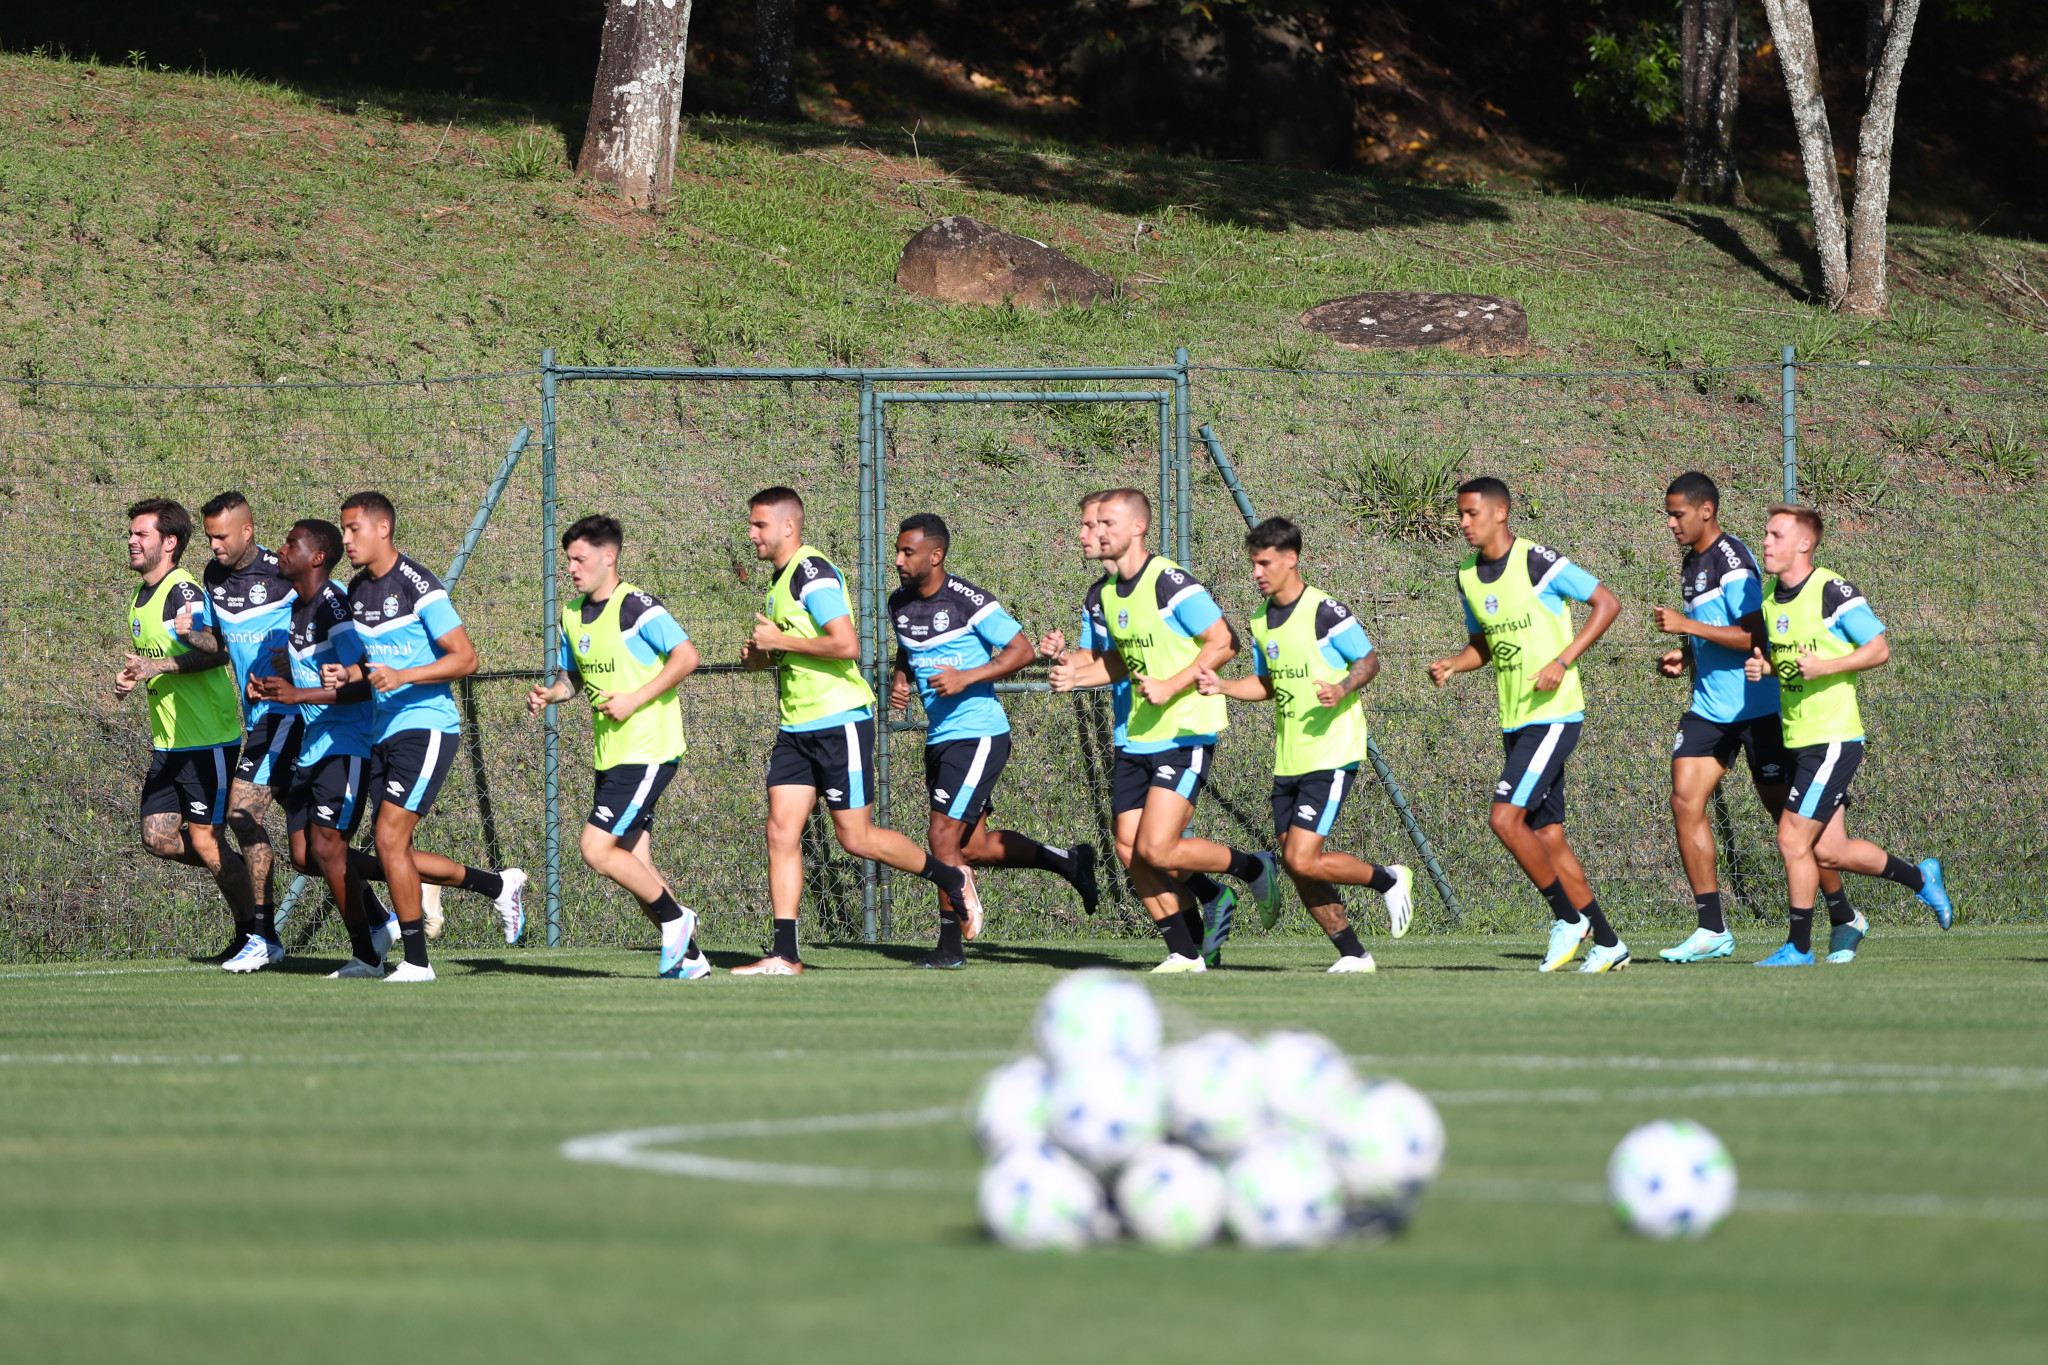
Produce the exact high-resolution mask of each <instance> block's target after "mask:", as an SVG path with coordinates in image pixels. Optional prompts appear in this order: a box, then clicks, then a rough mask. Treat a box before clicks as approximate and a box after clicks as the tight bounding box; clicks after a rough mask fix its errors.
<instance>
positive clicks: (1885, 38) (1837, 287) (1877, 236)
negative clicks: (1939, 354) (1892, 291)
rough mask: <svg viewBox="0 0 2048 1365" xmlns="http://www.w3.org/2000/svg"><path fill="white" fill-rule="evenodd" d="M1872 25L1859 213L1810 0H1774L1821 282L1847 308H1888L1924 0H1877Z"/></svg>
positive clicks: (1859, 147) (1836, 304) (1867, 39)
mask: <svg viewBox="0 0 2048 1365" xmlns="http://www.w3.org/2000/svg"><path fill="white" fill-rule="evenodd" d="M1868 3H1869V12H1868V17H1867V20H1866V22H1865V26H1864V58H1865V71H1864V78H1863V117H1862V120H1861V126H1860V127H1859V129H1858V130H1857V141H1856V199H1855V204H1854V207H1853V214H1852V215H1851V216H1850V217H1849V218H1848V219H1846V220H1845V218H1844V215H1843V213H1842V180H1841V174H1840V172H1839V171H1838V170H1837V168H1836V165H1835V141H1834V134H1833V133H1832V132H1831V131H1830V130H1829V128H1828V111H1827V103H1826V101H1825V100H1824V99H1823V98H1822V96H1821V82H1820V49H1819V47H1818V46H1817V44H1816V43H1815V41H1814V37H1813V12H1812V10H1811V9H1809V8H1808V6H1807V0H1764V13H1765V15H1766V16H1767V17H1768V18H1769V19H1770V22H1771V40H1772V41H1773V42H1774V43H1775V44H1776V45H1777V49H1778V65H1779V66H1780V67H1781V68H1783V70H1784V72H1785V93H1786V95H1787V97H1788V98H1789V99H1790V100H1791V104H1792V126H1793V130H1794V131H1795V132H1796V133H1797V134H1798V135H1799V158H1800V160H1801V161H1802V162H1803V163H1804V164H1805V167H1806V194H1807V198H1808V199H1809V200H1811V201H1812V204H1813V229H1814V238H1815V244H1816V246H1817V247H1818V249H1819V251H1820V273H1821V286H1822V288H1823V289H1824V290H1826V292H1827V296H1828V307H1830V308H1832V309H1835V310H1836V311H1837V312H1846V313H1875V314H1882V313H1884V312H1885V311H1886V307H1887V303H1886V298H1885V220H1886V216H1887V213H1888V211H1889V209H1890V205H1891V193H1892V140H1893V134H1894V132H1895V130H1896V129H1897V126H1898V118H1899V78H1900V77H1901V76H1902V75H1903V74H1904V73H1905V69H1906V49H1907V48H1908V47H1910V46H1911V45H1912V42H1913V25H1914V24H1915V22H1917V21H1918V19H1919V17H1920V0H1868Z"/></svg>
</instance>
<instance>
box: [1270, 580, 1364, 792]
mask: <svg viewBox="0 0 2048 1365" xmlns="http://www.w3.org/2000/svg"><path fill="white" fill-rule="evenodd" d="M1328 600H1329V598H1328V595H1327V594H1325V593H1323V592H1321V591H1319V590H1317V589H1315V588H1306V587H1305V588H1303V589H1302V593H1301V596H1300V597H1298V598H1296V599H1295V601H1294V609H1293V611H1292V612H1291V613H1290V614H1289V615H1288V617H1287V619H1286V620H1285V621H1283V622H1281V624H1280V626H1279V628H1278V629H1274V628H1272V627H1269V626H1268V625H1267V624H1266V612H1265V610H1264V609H1261V610H1260V611H1258V612H1255V613H1254V614H1253V615H1252V642H1253V644H1255V645H1256V646H1257V647H1258V650H1259V653H1260V654H1261V655H1262V656H1264V658H1265V660H1266V675H1267V676H1268V677H1270V678H1271V679H1272V680H1273V708H1274V710H1273V774H1274V776H1276V777H1292V776H1294V775H1295V774H1297V773H1313V772H1322V771H1325V770H1326V769H1330V768H1352V767H1356V766H1357V765H1358V764H1359V763H1361V762H1363V761H1364V759H1365V698H1364V696H1363V695H1362V694H1360V693H1357V692H1352V693H1350V694H1348V695H1347V696H1346V697H1345V698H1344V699H1343V700H1342V701H1340V702H1338V703H1337V704H1336V705H1335V706H1325V705H1323V704H1322V702H1321V701H1320V700H1318V699H1317V697H1316V684H1317V683H1342V682H1343V681H1344V679H1345V678H1346V677H1348V676H1349V675H1350V669H1349V667H1348V666H1346V667H1332V666H1331V664H1330V661H1329V660H1328V659H1326V658H1324V657H1323V651H1322V647H1321V646H1320V645H1319V644H1318V643H1317V640H1316V609H1317V608H1318V607H1319V606H1321V605H1322V603H1324V602H1326V601H1328Z"/></svg>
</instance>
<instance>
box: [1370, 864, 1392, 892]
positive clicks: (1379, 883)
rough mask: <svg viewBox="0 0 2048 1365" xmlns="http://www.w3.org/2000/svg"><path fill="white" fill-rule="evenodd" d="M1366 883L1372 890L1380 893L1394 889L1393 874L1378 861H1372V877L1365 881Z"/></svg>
mask: <svg viewBox="0 0 2048 1365" xmlns="http://www.w3.org/2000/svg"><path fill="white" fill-rule="evenodd" d="M1366 885H1367V886H1368V887H1370V888H1371V889H1372V890H1374V891H1378V892H1382V893H1384V892H1388V891H1392V890H1393V889H1394V874H1393V873H1391V872H1389V871H1387V869H1386V868H1384V867H1382V866H1380V865H1379V864H1378V863H1374V864H1373V866H1372V877H1371V878H1370V879H1369V880H1368V881H1367V882H1366Z"/></svg>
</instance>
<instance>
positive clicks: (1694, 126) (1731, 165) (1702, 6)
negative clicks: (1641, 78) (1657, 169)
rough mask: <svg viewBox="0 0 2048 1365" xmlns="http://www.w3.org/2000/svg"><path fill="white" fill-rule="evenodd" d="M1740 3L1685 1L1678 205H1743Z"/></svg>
mask: <svg viewBox="0 0 2048 1365" xmlns="http://www.w3.org/2000/svg"><path fill="white" fill-rule="evenodd" d="M1735 11H1736V0H1685V4H1684V7H1683V9H1682V10H1681V11H1680V14H1679V25H1678V50H1679V95H1680V102H1681V105H1682V107H1683V110H1684V114H1685V169H1684V171H1683V172H1682V173H1681V174H1680V176H1679V179H1678V202H1679V203H1681V204H1686V203H1701V204H1742V205H1747V204H1748V203H1749V200H1748V199H1747V198H1746V197H1745V196H1744V195H1743V193H1742V176H1741V174H1740V172H1738V171H1737V170H1736V168H1735V104H1736V98H1737V96H1738V95H1739V94H1740V89H1741V82H1740V77H1741V52H1740V50H1739V49H1738V47H1737V46H1736V22H1735V18H1736V15H1735Z"/></svg>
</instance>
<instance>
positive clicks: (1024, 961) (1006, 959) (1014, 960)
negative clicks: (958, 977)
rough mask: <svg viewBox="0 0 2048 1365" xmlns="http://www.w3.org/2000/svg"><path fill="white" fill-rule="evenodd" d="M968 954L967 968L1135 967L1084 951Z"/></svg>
mask: <svg viewBox="0 0 2048 1365" xmlns="http://www.w3.org/2000/svg"><path fill="white" fill-rule="evenodd" d="M927 951H928V950H927ZM969 952H970V954H971V955H970V956H969V957H968V959H967V961H968V965H970V966H972V965H973V964H974V963H976V962H987V963H991V964H996V965H1001V966H1026V967H1053V968H1057V969H1058V970H1060V971H1064V972H1071V971H1078V970H1080V969H1081V968H1083V967H1109V968H1111V969H1114V970H1118V971H1132V970H1135V969H1136V967H1137V965H1138V964H1135V963H1133V962H1131V961H1130V960H1129V959H1128V958H1121V957H1112V956H1110V955H1109V954H1108V953H1100V952H1094V951H1091V950H1090V949H1087V948H1051V947H1042V946H1038V945H1032V946H1026V945H1024V944H1021V943H1020V944H1000V943H986V944H976V945H975V946H974V947H973V948H971V949H969ZM922 955H923V954H919V956H922Z"/></svg>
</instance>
